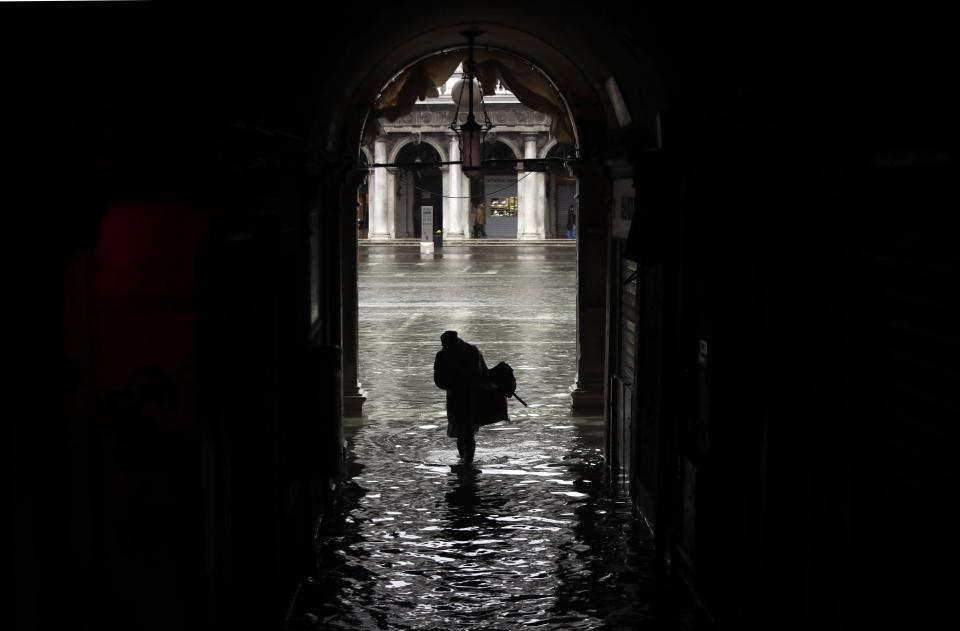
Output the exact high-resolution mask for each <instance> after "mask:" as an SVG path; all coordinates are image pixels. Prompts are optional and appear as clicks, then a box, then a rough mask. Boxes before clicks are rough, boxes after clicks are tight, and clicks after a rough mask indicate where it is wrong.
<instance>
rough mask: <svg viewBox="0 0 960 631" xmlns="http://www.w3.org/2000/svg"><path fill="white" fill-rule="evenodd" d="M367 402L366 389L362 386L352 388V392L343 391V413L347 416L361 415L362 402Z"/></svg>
mask: <svg viewBox="0 0 960 631" xmlns="http://www.w3.org/2000/svg"><path fill="white" fill-rule="evenodd" d="M366 402H367V391H366V390H364V389H363V388H353V391H352V392H344V393H343V415H344V416H345V417H348V418H356V417H360V416H363V404H364V403H366Z"/></svg>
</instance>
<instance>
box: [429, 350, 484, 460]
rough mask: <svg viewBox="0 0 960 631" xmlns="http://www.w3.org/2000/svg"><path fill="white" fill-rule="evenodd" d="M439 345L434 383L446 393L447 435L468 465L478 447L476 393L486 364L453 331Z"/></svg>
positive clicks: (479, 354)
mask: <svg viewBox="0 0 960 631" xmlns="http://www.w3.org/2000/svg"><path fill="white" fill-rule="evenodd" d="M440 343H441V344H442V345H443V349H442V350H440V351H438V352H437V355H436V357H435V358H434V361H433V381H434V383H435V384H437V387H438V388H442V389H443V390H446V391H447V436H449V437H451V438H456V439H457V453H458V454H459V455H460V459H461V460H462V461H463V462H464V464H470V463H471V462H473V454H474V452H475V451H476V447H477V443H476V434H477V428H478V425H477V424H476V422H475V415H474V410H473V405H474V401H475V392H476V390H477V389H478V388H481V387H483V378H484V376H485V375H486V373H487V364H486V362H484V360H483V354H482V353H481V352H480V349H478V348H477V347H476V346H474V345H473V344H468V343H467V342H465V341H463V340H462V339H460V337H459V336H458V335H457V332H456V331H446V332H445V333H444V334H443V335H441V336H440Z"/></svg>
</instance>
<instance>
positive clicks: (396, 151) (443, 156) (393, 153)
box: [387, 136, 447, 164]
mask: <svg viewBox="0 0 960 631" xmlns="http://www.w3.org/2000/svg"><path fill="white" fill-rule="evenodd" d="M416 142H417V140H416V138H415V137H412V136H407V137H406V138H403V139H401V140H400V141H399V142H397V144H396V145H394V147H393V148H392V149H391V150H390V153H388V154H387V162H389V163H391V164H392V163H393V162H396V160H397V156H398V155H400V150H401V149H403V148H404V147H406V146H407V145H410V144H414V143H416ZM420 142H424V143H426V144H428V145H430V146H431V147H433V148H434V149H436V150H437V154H438V155H439V156H440V161H441V162H446V161H447V152H446V151H445V150H444V148H443V145H442V144H441V143H439V142H437V140H436V139H435V138H430V137H427V136H423V137H421V138H420Z"/></svg>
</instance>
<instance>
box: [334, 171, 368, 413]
mask: <svg viewBox="0 0 960 631" xmlns="http://www.w3.org/2000/svg"><path fill="white" fill-rule="evenodd" d="M362 180H363V176H362V174H361V173H357V174H356V175H355V176H348V177H347V179H346V181H345V182H344V183H343V185H342V186H341V188H340V206H341V208H340V300H341V313H342V315H341V320H340V335H341V340H342V341H341V344H342V345H343V414H344V416H352V417H357V416H360V415H361V414H362V413H363V404H364V402H365V401H366V400H367V396H366V395H367V393H366V391H365V390H364V389H363V388H362V387H361V385H362V384H361V383H360V369H359V356H360V352H359V350H360V349H359V340H358V337H359V335H360V326H359V320H358V315H359V314H358V311H359V307H358V291H357V267H358V256H359V247H358V245H359V242H358V238H357V220H356V214H357V211H356V198H357V188H358V187H359V186H360V183H361V181H362Z"/></svg>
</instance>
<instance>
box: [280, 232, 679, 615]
mask: <svg viewBox="0 0 960 631" xmlns="http://www.w3.org/2000/svg"><path fill="white" fill-rule="evenodd" d="M575 274H576V251H575V249H574V248H572V247H558V246H552V247H551V246H521V245H517V246H506V247H492V246H491V247H482V246H475V247H457V248H446V250H445V251H444V253H443V254H442V255H427V256H421V255H420V254H419V252H418V251H416V250H415V249H412V248H386V247H382V246H381V247H365V248H363V249H362V251H361V261H360V276H359V287H360V370H361V381H362V382H363V386H364V387H365V388H367V389H368V391H369V399H368V401H367V403H366V405H365V408H364V414H365V418H363V419H358V420H355V421H350V422H348V427H347V436H348V442H349V476H350V477H349V479H348V480H347V481H346V482H345V484H344V485H343V501H342V503H341V506H340V513H339V514H338V515H336V516H335V517H334V518H332V519H329V520H327V521H326V522H325V524H324V526H323V530H322V532H321V540H322V543H321V545H320V549H319V558H320V567H321V572H320V574H319V575H318V577H317V578H316V579H315V580H313V581H311V582H309V583H306V584H305V585H304V586H303V588H302V593H301V596H300V598H299V599H298V610H299V614H300V615H301V616H304V615H305V614H306V617H305V618H301V620H304V619H306V620H307V621H309V623H310V624H311V625H312V626H314V627H315V628H320V629H438V630H439V629H489V630H494V629H530V628H537V629H601V628H602V629H642V628H652V625H653V620H652V615H653V611H652V603H653V600H654V595H655V593H656V590H655V582H654V580H653V571H652V557H653V552H652V546H651V542H650V536H649V532H648V530H647V529H646V528H645V526H644V524H643V522H642V520H638V519H636V518H635V517H633V516H632V515H631V514H630V511H629V503H628V502H626V501H625V500H624V499H623V498H618V497H616V496H612V495H611V494H609V493H608V491H607V488H606V486H605V484H604V472H603V426H602V419H600V418H596V417H578V416H573V415H572V414H571V411H570V394H569V389H570V385H571V384H572V383H573V382H574V373H575V352H576V348H575V338H574V334H575V328H576V315H575V303H576V293H575V284H574V281H575ZM447 329H455V330H457V331H459V333H460V336H461V337H462V338H464V339H466V340H467V341H469V342H471V343H474V344H476V345H477V346H479V348H480V350H481V351H482V352H483V354H484V356H485V359H486V361H487V365H488V366H491V367H492V366H493V365H494V364H495V363H497V362H498V361H500V360H505V361H507V362H508V363H510V364H511V365H512V366H513V368H514V370H515V374H516V377H517V383H518V386H517V392H518V394H519V395H520V396H521V397H522V398H523V399H524V400H525V401H526V402H527V403H529V404H530V407H529V408H525V407H523V406H522V405H521V404H520V403H518V402H517V401H516V400H514V399H511V400H510V401H509V407H510V420H509V421H507V422H501V423H497V424H495V425H491V426H486V427H483V428H481V430H480V432H479V435H478V437H477V455H476V461H475V463H474V464H475V467H476V469H477V470H475V471H473V470H464V469H463V468H462V467H459V466H457V463H458V458H457V451H456V445H455V441H454V439H452V438H448V437H447V436H446V434H445V429H446V416H445V412H444V393H443V391H441V390H439V389H437V388H436V386H435V385H434V384H433V378H432V367H433V358H434V354H435V353H436V352H437V351H438V350H439V349H440V339H439V338H440V334H441V333H442V332H443V331H445V330H447ZM657 628H663V627H662V626H658V627H657Z"/></svg>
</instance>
